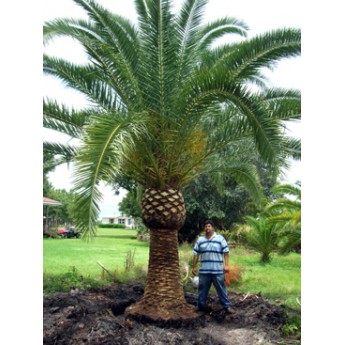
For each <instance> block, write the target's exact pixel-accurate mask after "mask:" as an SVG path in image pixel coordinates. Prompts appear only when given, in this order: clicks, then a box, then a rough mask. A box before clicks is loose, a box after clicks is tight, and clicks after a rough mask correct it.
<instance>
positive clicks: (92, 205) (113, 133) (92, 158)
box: [73, 114, 145, 237]
mask: <svg viewBox="0 0 345 345" xmlns="http://www.w3.org/2000/svg"><path fill="white" fill-rule="evenodd" d="M144 130H145V125H144V123H143V122H142V121H141V119H139V120H138V121H136V120H135V117H128V116H121V114H118V116H116V117H114V116H112V115H111V114H110V115H109V116H103V117H94V118H92V121H91V124H90V125H89V126H88V128H87V129H86V135H85V138H84V139H83V142H84V144H83V145H82V146H81V148H80V149H79V150H78V154H77V156H76V161H75V167H76V170H75V173H74V176H73V180H74V187H73V193H75V194H76V198H77V201H78V205H79V206H78V210H77V211H76V213H75V223H76V226H77V227H78V228H80V229H81V231H83V235H84V236H85V237H93V236H94V235H95V231H96V223H97V215H98V211H99V209H98V206H97V205H98V203H99V202H100V201H101V194H100V192H99V189H98V187H97V185H98V183H99V182H100V181H101V180H112V179H113V177H114V176H116V175H118V174H121V169H122V166H121V164H122V162H123V157H122V154H123V152H124V151H125V150H123V147H126V146H130V145H132V144H133V136H136V135H137V134H138V133H140V132H141V131H144Z"/></svg>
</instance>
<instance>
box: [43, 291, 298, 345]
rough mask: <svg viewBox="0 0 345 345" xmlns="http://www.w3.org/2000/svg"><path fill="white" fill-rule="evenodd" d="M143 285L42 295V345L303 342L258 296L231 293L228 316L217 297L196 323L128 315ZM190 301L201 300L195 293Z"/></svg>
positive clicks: (279, 312) (279, 309) (277, 310)
mask: <svg viewBox="0 0 345 345" xmlns="http://www.w3.org/2000/svg"><path fill="white" fill-rule="evenodd" d="M143 292H144V288H143V287H142V286H135V285H116V286H109V287H105V288H93V289H89V290H71V291H70V292H69V293H61V294H57V295H54V296H50V297H46V298H44V303H43V308H44V310H43V315H44V320H43V337H44V340H43V344H46V345H48V344H49V345H50V344H51V345H53V344H54V345H70V344H71V345H72V344H73V345H79V344H92V345H98V344H102V345H110V344H111V345H117V344H119V345H127V344H128V345H143V344H147V345H151V344H152V345H160V344H171V345H173V344H174V345H179V344H186V345H187V344H193V345H204V344H205V345H216V344H217V345H257V344H261V345H275V344H299V343H300V342H299V340H296V339H287V338H285V339H284V338H282V337H281V335H280V331H279V330H280V328H281V327H282V326H283V325H284V324H285V323H286V321H287V317H286V309H285V308H283V307H280V306H276V305H272V304H270V303H269V302H268V301H267V300H265V299H264V298H262V297H261V296H257V295H242V294H234V293H231V295H230V298H231V301H232V303H233V306H234V309H235V311H236V313H235V314H234V315H228V314H225V312H224V311H223V309H222V308H221V306H220V304H219V303H218V299H217V298H213V297H209V299H208V309H207V311H206V313H205V314H203V315H202V316H201V317H200V318H199V319H197V320H196V321H195V323H194V324H193V323H192V324H191V323H189V324H188V325H181V324H176V325H173V324H169V325H164V324H161V325H156V324H150V323H145V322H138V321H136V320H131V319H128V318H126V317H125V315H124V311H125V309H126V307H127V306H129V305H131V304H132V303H134V302H136V301H138V300H139V299H140V298H141V296H142V294H143ZM185 296H186V300H187V302H188V303H190V304H192V305H196V304H197V296H196V294H191V293H186V295H185Z"/></svg>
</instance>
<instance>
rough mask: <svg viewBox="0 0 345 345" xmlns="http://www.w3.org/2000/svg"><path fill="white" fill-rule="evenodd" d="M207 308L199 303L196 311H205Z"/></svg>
mask: <svg viewBox="0 0 345 345" xmlns="http://www.w3.org/2000/svg"><path fill="white" fill-rule="evenodd" d="M205 309H206V308H205V307H202V306H199V305H198V306H196V307H195V311H202V312H204V311H205Z"/></svg>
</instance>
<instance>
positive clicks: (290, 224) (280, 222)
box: [265, 182, 301, 254]
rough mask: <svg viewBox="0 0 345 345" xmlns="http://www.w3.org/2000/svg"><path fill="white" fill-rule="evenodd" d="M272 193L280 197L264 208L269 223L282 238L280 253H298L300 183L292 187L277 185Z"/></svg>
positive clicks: (299, 245) (299, 238)
mask: <svg viewBox="0 0 345 345" xmlns="http://www.w3.org/2000/svg"><path fill="white" fill-rule="evenodd" d="M272 192H273V193H274V194H278V195H280V197H279V198H278V199H276V200H273V201H271V202H270V203H268V204H267V205H266V206H265V212H267V214H268V215H269V218H268V219H269V221H270V222H271V223H273V224H276V225H277V226H278V228H279V231H280V236H281V237H283V239H284V240H283V242H282V244H281V246H280V253H281V254H287V253H289V252H290V251H291V250H297V251H300V249H301V248H300V247H301V183H300V182H296V183H295V184H294V185H289V184H279V185H276V186H275V187H274V188H273V189H272Z"/></svg>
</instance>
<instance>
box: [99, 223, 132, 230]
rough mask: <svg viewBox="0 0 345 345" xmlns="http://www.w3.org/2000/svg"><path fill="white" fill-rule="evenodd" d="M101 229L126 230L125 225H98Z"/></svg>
mask: <svg viewBox="0 0 345 345" xmlns="http://www.w3.org/2000/svg"><path fill="white" fill-rule="evenodd" d="M98 227H99V228H109V229H126V225H124V224H102V223H101V224H98Z"/></svg>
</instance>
